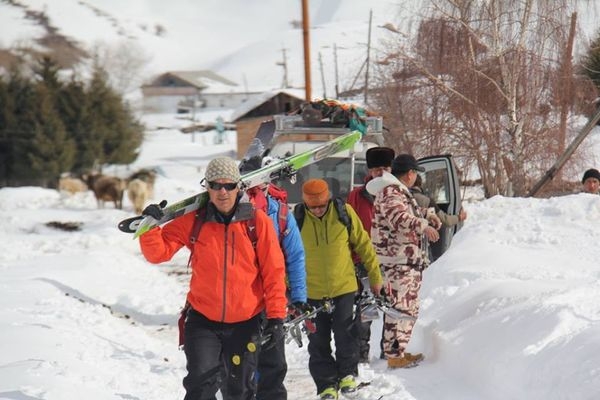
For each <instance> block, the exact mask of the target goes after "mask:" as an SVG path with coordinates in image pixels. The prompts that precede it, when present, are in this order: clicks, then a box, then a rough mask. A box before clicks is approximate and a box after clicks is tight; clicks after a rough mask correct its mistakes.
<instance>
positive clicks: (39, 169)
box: [27, 84, 75, 187]
mask: <svg viewBox="0 0 600 400" xmlns="http://www.w3.org/2000/svg"><path fill="white" fill-rule="evenodd" d="M36 97H37V104H36V105H37V107H36V108H37V110H36V111H37V112H36V121H35V129H34V132H33V138H32V141H31V149H30V151H29V153H28V154H27V156H28V157H27V158H28V160H29V162H30V168H31V173H32V174H33V175H34V176H36V177H37V180H38V183H39V184H41V185H42V186H46V187H48V186H54V183H55V182H57V181H58V178H59V176H60V174H61V173H63V172H66V171H70V170H71V168H72V167H73V162H74V159H75V142H74V141H73V139H71V138H69V137H68V136H67V132H66V130H65V127H64V125H63V123H62V121H61V120H60V118H59V116H58V113H57V112H56V109H55V107H54V103H55V99H54V96H53V93H52V92H51V90H50V89H49V88H48V87H46V86H45V85H44V84H39V85H38V86H37V88H36Z"/></svg>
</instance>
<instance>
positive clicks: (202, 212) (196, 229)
mask: <svg viewBox="0 0 600 400" xmlns="http://www.w3.org/2000/svg"><path fill="white" fill-rule="evenodd" d="M204 222H206V207H202V208H199V209H198V211H196V218H194V225H193V226H192V232H191V233H190V243H191V244H194V243H196V240H198V235H199V234H200V229H202V225H204Z"/></svg>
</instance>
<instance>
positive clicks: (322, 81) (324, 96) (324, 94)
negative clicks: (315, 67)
mask: <svg viewBox="0 0 600 400" xmlns="http://www.w3.org/2000/svg"><path fill="white" fill-rule="evenodd" d="M319 68H320V70H321V85H323V99H326V98H327V90H326V88H325V74H324V72H323V57H322V56H321V52H319Z"/></svg>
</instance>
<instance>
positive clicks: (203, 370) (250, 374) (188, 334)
mask: <svg viewBox="0 0 600 400" xmlns="http://www.w3.org/2000/svg"><path fill="white" fill-rule="evenodd" d="M259 336H260V314H259V315H256V316H254V317H252V318H250V319H249V320H247V321H242V322H237V323H231V324H228V323H222V322H215V321H211V320H209V319H207V318H206V317H205V316H204V315H202V314H200V313H199V312H197V311H195V310H194V309H193V308H190V310H189V311H188V314H187V318H186V321H185V345H184V351H185V356H186V359H187V370H188V374H187V376H186V377H185V378H183V387H184V388H185V391H186V395H185V397H184V400H214V399H215V398H216V397H215V394H216V393H217V391H218V390H219V388H221V387H225V386H227V390H226V392H227V393H223V399H224V400H253V399H254V398H255V394H256V378H255V373H256V366H257V358H258V351H257V350H258V341H259ZM250 343H252V345H249V344H250ZM223 367H224V368H225V371H224V374H223V373H222V368H223ZM222 375H224V376H225V378H224V379H225V382H223V383H221V376H222Z"/></svg>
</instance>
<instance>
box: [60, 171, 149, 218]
mask: <svg viewBox="0 0 600 400" xmlns="http://www.w3.org/2000/svg"><path fill="white" fill-rule="evenodd" d="M155 179H156V172H155V171H153V170H150V169H141V170H139V171H137V172H135V173H134V174H132V175H130V176H129V177H128V178H125V179H123V178H118V177H116V176H108V175H103V174H100V173H91V174H86V175H82V176H81V178H76V177H72V176H65V177H61V178H60V179H59V182H58V190H59V191H61V192H68V193H71V194H75V193H77V192H85V191H87V190H91V191H92V192H94V196H95V197H96V200H97V201H98V207H100V208H104V202H107V201H108V202H113V203H114V205H115V208H118V209H122V208H123V194H124V192H125V191H127V197H128V198H129V201H130V202H131V204H132V205H133V208H134V209H135V212H136V214H141V212H142V210H143V208H144V205H145V204H146V202H147V201H148V200H149V199H151V198H152V197H153V196H154V193H153V191H154V181H155Z"/></svg>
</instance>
